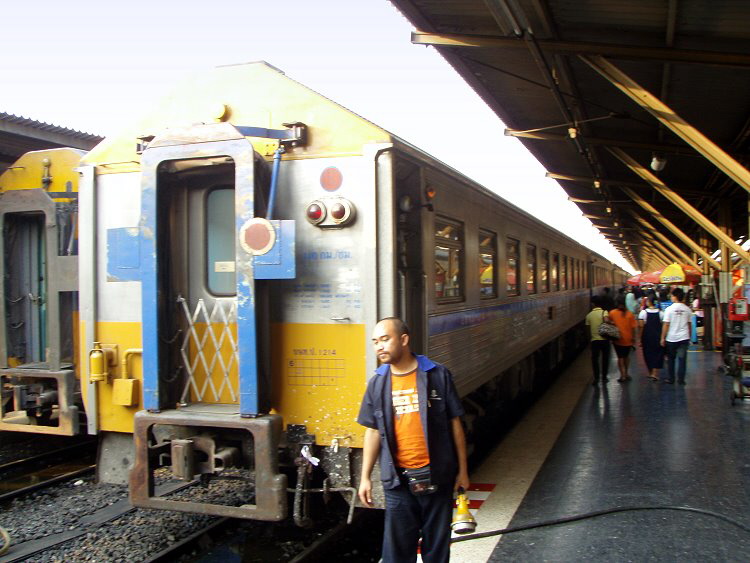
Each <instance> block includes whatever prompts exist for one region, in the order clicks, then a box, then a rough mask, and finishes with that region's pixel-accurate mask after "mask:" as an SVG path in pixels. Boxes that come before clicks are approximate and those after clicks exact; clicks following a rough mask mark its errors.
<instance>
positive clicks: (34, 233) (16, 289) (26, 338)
mask: <svg viewBox="0 0 750 563" xmlns="http://www.w3.org/2000/svg"><path fill="white" fill-rule="evenodd" d="M44 224H45V216H44V214H43V213H41V212H39V213H31V212H29V213H7V214H5V219H4V222H3V241H4V248H5V252H4V254H5V255H4V260H5V272H7V273H8V274H10V275H7V276H5V280H4V295H5V296H6V307H7V310H6V315H5V334H6V335H7V347H8V349H7V354H8V358H7V360H6V359H5V358H4V359H3V361H7V363H8V365H9V366H10V367H15V366H18V365H21V364H31V363H39V362H43V361H44V360H45V354H44V350H45V348H46V344H47V342H46V333H47V330H46V312H47V309H46V303H47V295H46V291H47V279H46V278H47V259H46V256H47V252H46V249H45V237H44Z"/></svg>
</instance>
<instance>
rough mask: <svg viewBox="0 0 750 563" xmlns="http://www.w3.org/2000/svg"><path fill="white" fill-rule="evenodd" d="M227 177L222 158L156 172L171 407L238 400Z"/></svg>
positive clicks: (163, 368) (229, 168)
mask: <svg viewBox="0 0 750 563" xmlns="http://www.w3.org/2000/svg"><path fill="white" fill-rule="evenodd" d="M234 174H235V170H234V163H233V161H232V159H231V158H229V157H213V158H205V159H190V160H177V161H168V162H165V163H163V164H162V165H161V166H160V168H159V171H158V180H157V182H158V190H157V194H158V195H157V198H158V204H157V209H158V211H157V213H158V214H159V218H158V221H157V224H158V225H159V227H158V228H157V237H158V239H159V242H160V244H159V245H158V246H157V263H158V265H159V269H158V271H159V274H158V288H159V290H158V291H159V294H160V295H161V296H163V298H162V299H160V302H159V307H160V309H161V310H160V315H159V318H160V321H159V325H160V327H159V333H160V338H161V340H162V342H164V343H167V345H166V346H164V348H163V353H162V354H161V356H162V357H161V358H160V370H159V371H160V373H161V374H165V377H166V379H167V381H166V382H165V383H167V385H165V386H164V391H165V392H166V394H167V395H168V396H169V401H170V402H172V401H174V402H175V403H179V404H183V405H187V404H189V403H221V404H237V403H238V401H239V383H238V370H237V365H238V362H237V346H236V341H237V332H236V316H237V302H236V295H235V294H236V282H235V244H234V240H235V238H236V237H235V211H234V208H235V193H234Z"/></svg>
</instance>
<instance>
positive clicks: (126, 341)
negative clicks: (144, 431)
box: [80, 322, 143, 432]
mask: <svg viewBox="0 0 750 563" xmlns="http://www.w3.org/2000/svg"><path fill="white" fill-rule="evenodd" d="M81 330H82V331H83V330H84V327H83V323H81ZM82 334H83V332H82ZM96 338H97V341H98V342H100V343H101V345H102V346H106V347H110V346H112V345H115V344H116V345H117V358H116V360H117V365H116V366H109V368H108V369H109V377H108V378H107V380H106V381H100V382H99V383H97V384H96V386H97V393H98V398H97V406H98V412H99V429H100V430H102V431H105V432H109V431H111V432H132V431H133V415H134V414H135V413H136V412H137V411H139V410H141V409H142V408H143V407H142V406H141V400H142V399H141V393H140V392H138V393H137V394H135V393H134V395H135V399H136V401H135V404H133V405H132V406H127V407H126V406H121V405H118V404H116V403H117V402H118V400H119V399H118V398H117V397H116V396H115V384H114V381H115V379H117V378H119V377H121V376H122V373H121V371H120V370H121V369H122V358H123V356H122V355H123V354H124V352H125V350H128V349H130V348H140V347H141V323H117V322H103V323H97V324H96ZM80 340H81V341H82V342H83V341H85V339H84V338H81V339H80ZM88 354H89V350H83V349H81V352H80V356H81V359H82V360H83V361H84V362H88ZM86 372H87V373H88V369H86ZM128 372H129V376H130V377H131V378H133V379H137V380H138V383H137V384H134V386H135V387H136V388H137V389H138V390H139V391H140V389H142V381H143V367H142V362H141V356H140V355H135V356H133V357H132V358H131V359H130V361H129V369H128ZM82 373H83V370H82ZM87 384H88V381H81V388H82V390H83V391H84V393H86V391H87V389H86V387H87ZM84 400H85V401H86V404H88V397H86V396H84ZM119 402H122V401H119Z"/></svg>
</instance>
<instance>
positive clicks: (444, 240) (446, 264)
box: [435, 219, 464, 301]
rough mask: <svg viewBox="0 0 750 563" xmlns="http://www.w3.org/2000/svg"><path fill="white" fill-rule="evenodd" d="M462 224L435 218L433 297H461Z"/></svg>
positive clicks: (451, 299) (452, 299)
mask: <svg viewBox="0 0 750 563" xmlns="http://www.w3.org/2000/svg"><path fill="white" fill-rule="evenodd" d="M463 230H464V229H463V225H461V224H460V223H456V222H453V221H449V220H446V219H436V220H435V297H436V298H438V299H439V300H448V301H455V300H456V299H460V298H462V297H463V283H462V276H463V269H462V268H461V261H462V260H463V250H464V233H463Z"/></svg>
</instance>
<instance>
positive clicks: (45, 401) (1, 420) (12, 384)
mask: <svg viewBox="0 0 750 563" xmlns="http://www.w3.org/2000/svg"><path fill="white" fill-rule="evenodd" d="M0 387H2V390H3V399H2V400H0V431H6V432H7V431H10V432H13V431H15V432H32V433H39V434H56V435H59V436H74V435H76V434H78V433H79V430H80V428H79V426H80V424H79V423H80V417H79V409H78V405H76V404H75V403H76V397H77V396H80V390H79V388H78V380H77V379H76V377H75V373H74V372H73V370H72V369H64V368H63V369H60V370H50V369H47V366H46V365H45V364H39V363H37V364H28V365H22V366H18V367H15V368H4V369H0ZM6 393H7V394H8V396H7V397H6Z"/></svg>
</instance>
